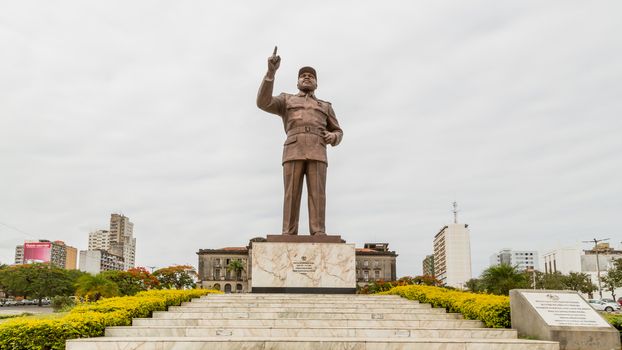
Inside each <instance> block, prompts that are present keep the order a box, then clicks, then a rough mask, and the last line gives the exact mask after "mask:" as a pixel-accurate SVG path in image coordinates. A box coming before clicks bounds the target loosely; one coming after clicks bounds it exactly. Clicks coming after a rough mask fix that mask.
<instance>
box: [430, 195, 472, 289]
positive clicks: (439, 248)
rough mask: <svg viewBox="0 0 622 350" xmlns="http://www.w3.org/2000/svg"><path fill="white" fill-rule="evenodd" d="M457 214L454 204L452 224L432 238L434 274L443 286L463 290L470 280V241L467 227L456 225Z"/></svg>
mask: <svg viewBox="0 0 622 350" xmlns="http://www.w3.org/2000/svg"><path fill="white" fill-rule="evenodd" d="M457 213H458V211H457V205H456V203H455V202H454V223H453V224H449V225H447V226H444V227H443V228H442V229H441V230H440V231H439V232H438V233H437V234H436V235H435V236H434V272H435V277H436V278H437V279H438V280H439V281H441V282H443V284H445V285H447V286H451V287H455V288H464V284H465V283H466V281H468V280H470V279H471V241H470V238H469V235H470V234H469V229H468V225H465V224H458V222H457V221H458V215H457Z"/></svg>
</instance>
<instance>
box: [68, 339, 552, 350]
mask: <svg viewBox="0 0 622 350" xmlns="http://www.w3.org/2000/svg"><path fill="white" fill-rule="evenodd" d="M66 349H67V350H102V349H114V350H177V349H184V350H207V349H210V350H234V349H235V350H239V349H271V350H290V349H305V350H306V349H324V350H343V349H357V350H404V349H409V350H559V344H558V343H555V342H545V341H534V340H523V339H466V338H455V339H435V338H350V337H348V338H330V337H243V338H238V337H149V338H144V337H127V338H126V337H100V338H83V339H74V340H68V341H67V348H66Z"/></svg>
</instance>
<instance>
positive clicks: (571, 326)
mask: <svg viewBox="0 0 622 350" xmlns="http://www.w3.org/2000/svg"><path fill="white" fill-rule="evenodd" d="M510 309H511V311H510V312H511V319H512V328H514V329H516V330H517V331H518V336H519V337H532V338H536V339H539V340H552V341H557V342H559V349H560V350H614V349H616V350H617V349H620V332H618V330H617V329H615V328H613V327H612V326H611V325H610V324H609V323H608V322H607V321H606V320H605V319H603V317H602V316H600V315H599V314H598V313H597V312H596V311H595V310H594V309H593V308H592V307H591V306H590V304H588V303H587V302H586V301H585V300H584V299H583V298H582V297H581V296H580V295H579V294H578V293H577V292H574V291H568V290H531V289H513V290H511V291H510Z"/></svg>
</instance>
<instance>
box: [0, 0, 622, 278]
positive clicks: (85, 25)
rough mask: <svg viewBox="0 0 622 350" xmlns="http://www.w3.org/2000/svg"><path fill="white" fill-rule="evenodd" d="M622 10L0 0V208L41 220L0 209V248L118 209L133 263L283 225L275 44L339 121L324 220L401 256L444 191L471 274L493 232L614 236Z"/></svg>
mask: <svg viewBox="0 0 622 350" xmlns="http://www.w3.org/2000/svg"><path fill="white" fill-rule="evenodd" d="M588 6H589V7H588ZM620 10H621V9H620V4H619V3H617V2H603V3H599V4H589V5H583V4H569V3H567V2H564V3H561V2H553V3H547V4H541V3H538V4H536V3H531V2H514V3H504V4H499V3H497V2H492V1H478V2H476V3H469V4H468V5H467V4H462V3H460V2H455V3H453V4H447V3H443V4H440V3H437V2H418V3H416V4H412V3H405V2H404V3H392V4H365V3H357V4H356V6H353V3H349V2H346V3H339V4H335V3H328V2H315V3H305V4H298V3H296V4H294V3H291V4H282V3H279V2H276V1H268V2H262V4H247V5H242V4H224V5H223V4H220V5H214V4H208V3H200V2H185V3H175V4H172V3H166V2H135V3H132V4H127V3H125V2H124V3H121V2H114V1H113V2H106V3H105V4H95V3H85V2H64V3H60V4H54V5H51V4H50V5H46V4H40V3H29V2H19V3H6V4H2V5H0V40H2V41H3V42H5V43H6V44H5V50H4V54H3V55H2V57H0V76H2V77H3V78H2V80H0V116H1V118H0V160H1V161H2V163H1V164H2V165H1V171H0V180H1V181H0V222H3V223H7V224H10V225H11V226H15V227H17V228H19V229H21V230H22V231H23V232H28V233H29V234H31V235H32V237H31V236H29V235H27V234H25V233H23V232H20V231H16V230H14V229H11V228H8V227H6V226H1V225H0V234H1V235H2V239H1V240H0V261H2V262H11V261H12V259H13V253H14V246H15V245H16V244H19V243H21V242H22V241H23V240H24V239H33V238H47V239H61V240H64V241H66V242H67V243H68V244H70V245H74V246H77V247H79V248H80V249H85V248H86V245H87V237H88V232H89V231H90V230H93V229H97V228H105V227H106V226H107V225H108V220H109V214H110V213H111V212H123V213H125V214H126V215H127V216H129V217H130V218H131V220H132V221H133V222H134V224H135V235H136V238H137V263H138V264H140V265H148V266H154V265H155V266H165V265H169V264H173V263H180V264H181V263H190V264H195V265H196V261H197V258H196V255H195V254H194V253H195V252H196V251H198V249H200V248H216V247H222V246H240V245H245V244H246V243H247V241H248V239H249V238H252V237H256V236H262V235H265V234H268V233H277V232H278V231H279V229H280V220H281V205H282V178H281V177H282V174H281V166H280V157H281V147H282V142H283V138H284V134H283V129H282V128H283V126H282V123H281V121H280V120H279V119H278V117H274V116H271V115H268V114H266V113H264V112H262V111H260V110H258V109H257V108H256V106H255V96H256V92H257V88H258V85H259V82H260V81H261V78H262V75H263V74H264V72H265V69H266V58H267V56H268V55H269V54H270V53H271V52H272V48H273V46H274V45H278V46H279V54H280V55H281V56H282V59H283V61H282V66H281V69H280V70H279V72H278V75H277V80H276V87H275V90H276V91H288V92H292V91H294V90H295V74H296V72H297V70H298V68H299V67H300V66H303V65H308V64H309V65H313V66H314V67H316V68H317V69H318V75H319V77H318V78H319V79H318V83H319V89H318V92H317V94H318V96H319V97H320V98H322V99H326V100H329V101H331V102H332V103H333V106H334V108H335V111H336V112H337V115H338V118H339V121H340V123H341V125H342V127H343V129H344V133H345V135H344V140H343V143H342V144H341V145H339V146H338V147H337V148H334V149H330V150H329V159H330V160H329V161H330V166H329V174H328V208H327V212H328V214H327V225H328V229H329V231H331V232H335V233H339V234H341V235H342V236H343V237H344V238H345V239H347V240H348V241H350V242H355V243H357V245H362V243H363V242H369V241H382V242H389V243H390V247H391V248H392V249H395V250H396V251H397V252H398V254H400V257H399V258H398V274H399V275H415V274H419V273H420V272H421V260H422V259H423V258H424V257H425V255H426V254H430V253H431V252H432V239H433V236H434V235H435V234H436V233H437V232H438V231H439V230H440V228H441V227H443V226H444V225H445V224H447V223H448V222H450V221H451V219H452V215H451V202H453V201H454V200H457V201H458V202H459V205H460V208H461V212H460V216H459V217H460V220H461V221H462V222H465V223H468V224H469V225H470V226H469V227H470V228H471V239H472V241H471V249H472V258H473V270H474V273H475V274H478V273H479V272H480V271H481V270H482V269H483V268H485V267H486V265H487V263H488V257H489V256H490V254H492V253H493V252H495V251H497V250H499V249H501V248H505V247H509V248H513V249H533V250H546V249H549V248H552V247H554V246H557V245H572V244H576V243H577V242H578V241H580V240H586V239H591V238H593V237H592V236H594V235H595V236H601V235H604V236H607V237H611V238H612V242H615V244H616V245H617V242H618V241H620V240H622V239H621V238H622V237H620V232H619V231H617V230H616V229H615V228H616V227H617V225H616V224H617V220H616V219H617V217H618V216H619V214H618V213H619V212H620V211H621V210H622V205H621V202H620V201H619V198H620V195H621V194H622V185H621V182H620V181H619V179H620V178H622V165H621V163H620V161H619V159H620V157H619V154H620V153H621V152H622V141H620V137H619V134H620V132H621V131H622V120H621V119H620V118H619V115H620V112H622V102H621V101H622V100H621V99H620V98H619V96H620V94H621V93H622V90H621V88H620V85H619V81H620V80H621V78H622V66H621V65H620V64H619V62H618V61H619V59H618V57H620V55H621V54H622V45H621V44H620V41H619V40H618V38H617V35H616V34H617V33H619V32H620V29H622V28H620V26H621V25H620V23H619V20H618V18H617V17H616V16H615V15H614V14H616V13H619V12H620ZM276 91H275V92H276ZM303 201H304V199H303ZM302 210H303V215H302V217H303V222H301V231H305V230H306V227H307V223H306V213H304V212H305V211H306V206H304V205H303V209H302ZM616 237H617V238H616ZM597 238H599V237H597Z"/></svg>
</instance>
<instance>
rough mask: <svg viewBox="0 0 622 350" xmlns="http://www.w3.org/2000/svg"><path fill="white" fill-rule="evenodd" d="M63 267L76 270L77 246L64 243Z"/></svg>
mask: <svg viewBox="0 0 622 350" xmlns="http://www.w3.org/2000/svg"><path fill="white" fill-rule="evenodd" d="M65 255H66V258H65V269H67V270H76V269H77V268H78V248H76V247H71V246H68V245H65Z"/></svg>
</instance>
